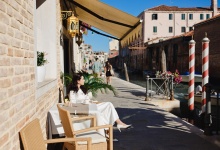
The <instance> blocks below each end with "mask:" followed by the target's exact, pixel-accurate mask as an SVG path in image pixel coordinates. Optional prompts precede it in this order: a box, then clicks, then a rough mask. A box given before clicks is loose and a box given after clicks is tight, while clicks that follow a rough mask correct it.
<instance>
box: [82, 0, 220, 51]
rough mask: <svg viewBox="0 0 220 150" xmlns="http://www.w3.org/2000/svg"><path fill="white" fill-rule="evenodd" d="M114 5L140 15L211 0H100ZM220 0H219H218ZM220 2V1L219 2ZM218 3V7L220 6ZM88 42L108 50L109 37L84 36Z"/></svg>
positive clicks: (203, 4) (97, 47) (204, 4)
mask: <svg viewBox="0 0 220 150" xmlns="http://www.w3.org/2000/svg"><path fill="white" fill-rule="evenodd" d="M100 1H101V2H103V3H106V4H108V5H110V6H112V7H115V8H117V9H119V10H122V11H124V12H126V13H128V14H131V15H133V16H137V15H139V14H140V13H141V12H142V11H144V10H145V9H149V8H152V7H155V6H159V5H168V6H178V7H209V6H210V5H211V0H100ZM218 1H219V0H218ZM219 3H220V2H219ZM219 3H218V7H219V6H220V5H219ZM83 38H84V41H85V43H86V44H90V45H92V49H93V51H105V52H108V48H109V38H108V37H104V36H101V35H98V34H91V32H90V31H89V32H88V35H84V36H83Z"/></svg>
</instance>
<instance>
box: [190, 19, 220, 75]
mask: <svg viewBox="0 0 220 150" xmlns="http://www.w3.org/2000/svg"><path fill="white" fill-rule="evenodd" d="M219 24H220V16H219V17H218V18H217V19H216V20H213V21H209V22H206V23H204V24H201V25H198V26H195V31H194V38H195V41H196V50H195V51H196V54H195V55H196V68H199V70H200V71H201V72H202V39H203V38H204V37H205V32H207V37H208V38H209V40H210V43H209V44H210V45H209V60H210V61H209V76H210V77H212V78H213V79H220V70H219V69H218V68H220V63H219V58H220V48H219V47H220V38H219V37H220V28H219Z"/></svg>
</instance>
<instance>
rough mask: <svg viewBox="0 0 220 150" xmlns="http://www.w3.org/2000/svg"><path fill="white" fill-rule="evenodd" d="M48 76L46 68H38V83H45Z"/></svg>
mask: <svg viewBox="0 0 220 150" xmlns="http://www.w3.org/2000/svg"><path fill="white" fill-rule="evenodd" d="M45 75H46V67H45V66H37V82H43V81H44V79H45Z"/></svg>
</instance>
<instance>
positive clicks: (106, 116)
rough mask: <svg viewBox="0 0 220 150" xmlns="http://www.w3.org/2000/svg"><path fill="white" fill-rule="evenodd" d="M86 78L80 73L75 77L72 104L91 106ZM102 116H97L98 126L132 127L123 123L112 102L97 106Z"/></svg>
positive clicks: (71, 93)
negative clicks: (115, 124) (85, 85)
mask: <svg viewBox="0 0 220 150" xmlns="http://www.w3.org/2000/svg"><path fill="white" fill-rule="evenodd" d="M84 82H85V80H84V77H83V76H82V75H81V74H80V73H75V74H74V75H73V79H72V83H71V85H70V102H71V103H84V104H89V101H90V98H89V96H88V94H87V89H86V88H85V87H84ZM96 105H97V108H98V111H99V113H100V115H98V116H97V124H98V125H104V124H111V125H114V123H115V122H116V123H117V128H118V129H119V131H121V130H120V128H128V127H130V126H131V125H127V124H125V123H123V122H122V121H121V120H120V119H119V116H118V113H117V111H116V110H115V107H114V106H113V104H112V103H111V102H101V103H98V104H96Z"/></svg>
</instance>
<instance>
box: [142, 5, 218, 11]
mask: <svg viewBox="0 0 220 150" xmlns="http://www.w3.org/2000/svg"><path fill="white" fill-rule="evenodd" d="M218 10H219V11H220V9H218ZM146 11H212V9H211V8H208V7H192V8H179V7H177V6H166V5H160V6H156V7H153V8H150V9H147V10H146Z"/></svg>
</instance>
